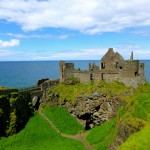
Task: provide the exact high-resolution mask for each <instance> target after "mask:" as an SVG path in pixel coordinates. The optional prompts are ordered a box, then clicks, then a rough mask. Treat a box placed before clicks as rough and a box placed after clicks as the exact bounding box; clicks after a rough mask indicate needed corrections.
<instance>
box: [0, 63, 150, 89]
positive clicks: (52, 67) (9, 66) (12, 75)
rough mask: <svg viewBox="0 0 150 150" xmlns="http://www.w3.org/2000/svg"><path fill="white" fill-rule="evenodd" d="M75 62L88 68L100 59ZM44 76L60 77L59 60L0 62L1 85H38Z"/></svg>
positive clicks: (148, 66) (148, 70)
mask: <svg viewBox="0 0 150 150" xmlns="http://www.w3.org/2000/svg"><path fill="white" fill-rule="evenodd" d="M69 62H73V63H74V64H75V68H81V69H83V70H86V69H88V64H89V63H91V62H95V63H96V64H97V65H99V61H98V60H81V61H79V60H78V61H69ZM141 62H144V63H145V76H146V79H147V81H148V82H150V60H143V61H141ZM42 78H51V79H57V78H59V61H19V62H18V61H16V62H15V61H13V62H0V86H6V87H15V88H26V87H30V86H34V85H36V83H37V81H38V80H39V79H42Z"/></svg>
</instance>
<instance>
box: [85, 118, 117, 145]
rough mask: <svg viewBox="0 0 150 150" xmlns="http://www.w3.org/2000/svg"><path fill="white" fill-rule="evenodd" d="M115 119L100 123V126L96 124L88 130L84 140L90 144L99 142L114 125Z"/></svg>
mask: <svg viewBox="0 0 150 150" xmlns="http://www.w3.org/2000/svg"><path fill="white" fill-rule="evenodd" d="M114 124H115V120H114V119H113V120H111V121H109V122H106V123H105V124H102V125H101V126H97V127H95V128H93V129H91V130H89V134H88V136H87V137H86V140H87V141H88V143H90V144H92V145H93V144H98V143H99V142H102V141H103V140H104V138H105V137H106V136H107V135H108V134H109V132H110V131H111V130H112V128H113V127H114Z"/></svg>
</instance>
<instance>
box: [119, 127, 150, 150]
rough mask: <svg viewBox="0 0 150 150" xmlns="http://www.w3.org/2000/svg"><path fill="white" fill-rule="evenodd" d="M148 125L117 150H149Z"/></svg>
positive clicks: (149, 133)
mask: <svg viewBox="0 0 150 150" xmlns="http://www.w3.org/2000/svg"><path fill="white" fill-rule="evenodd" d="M149 140H150V125H147V126H146V127H144V128H143V129H142V130H141V131H140V132H137V133H135V134H133V135H131V136H130V137H129V138H128V140H127V141H126V142H125V143H124V144H122V145H121V146H120V148H119V150H149V149H150V141H149Z"/></svg>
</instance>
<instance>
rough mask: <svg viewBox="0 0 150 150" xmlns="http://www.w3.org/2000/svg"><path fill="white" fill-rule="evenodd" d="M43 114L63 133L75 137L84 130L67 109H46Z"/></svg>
mask: <svg viewBox="0 0 150 150" xmlns="http://www.w3.org/2000/svg"><path fill="white" fill-rule="evenodd" d="M43 112H44V114H45V115H46V116H47V117H48V118H49V119H50V120H51V121H52V122H53V124H54V125H55V126H56V128H57V129H58V130H60V131H61V132H62V133H66V134H72V135H73V134H77V133H78V132H80V131H82V130H84V128H83V126H81V124H80V123H79V122H78V121H77V120H76V119H75V118H74V117H73V116H71V115H70V114H69V112H68V111H67V109H65V108H62V107H46V108H44V109H43Z"/></svg>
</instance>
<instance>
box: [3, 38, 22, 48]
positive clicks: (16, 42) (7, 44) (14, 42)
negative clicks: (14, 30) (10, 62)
mask: <svg viewBox="0 0 150 150" xmlns="http://www.w3.org/2000/svg"><path fill="white" fill-rule="evenodd" d="M19 44H20V41H19V40H17V39H11V40H10V41H3V40H0V48H5V47H14V46H17V45H19Z"/></svg>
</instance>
